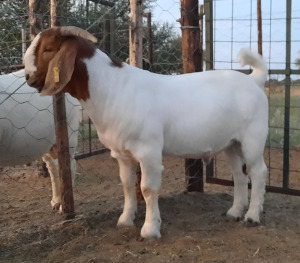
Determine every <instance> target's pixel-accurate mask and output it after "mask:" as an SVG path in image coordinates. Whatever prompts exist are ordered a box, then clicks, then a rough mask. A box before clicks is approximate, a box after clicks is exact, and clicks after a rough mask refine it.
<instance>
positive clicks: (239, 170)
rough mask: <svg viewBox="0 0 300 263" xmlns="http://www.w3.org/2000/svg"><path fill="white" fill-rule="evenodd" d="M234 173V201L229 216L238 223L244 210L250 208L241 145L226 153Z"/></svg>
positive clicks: (234, 146) (231, 148)
mask: <svg viewBox="0 0 300 263" xmlns="http://www.w3.org/2000/svg"><path fill="white" fill-rule="evenodd" d="M225 153H226V156H227V158H228V162H229V165H230V167H231V170H232V173H233V180H234V199H233V205H232V207H231V208H230V209H229V210H228V212H227V216H228V217H230V218H233V219H235V220H237V221H239V220H241V219H242V217H243V213H244V209H245V208H247V207H248V176H247V175H246V174H245V171H243V166H244V164H245V163H244V160H243V157H242V154H241V150H240V145H238V144H236V145H233V146H232V147H230V148H229V149H227V150H226V151H225Z"/></svg>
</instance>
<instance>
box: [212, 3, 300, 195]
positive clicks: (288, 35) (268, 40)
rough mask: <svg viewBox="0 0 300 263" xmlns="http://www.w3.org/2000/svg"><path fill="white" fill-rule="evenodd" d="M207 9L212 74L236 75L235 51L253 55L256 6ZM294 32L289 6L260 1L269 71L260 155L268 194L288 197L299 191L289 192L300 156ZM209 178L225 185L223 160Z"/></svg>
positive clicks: (295, 185) (296, 182) (299, 180)
mask: <svg viewBox="0 0 300 263" xmlns="http://www.w3.org/2000/svg"><path fill="white" fill-rule="evenodd" d="M211 7H212V9H213V21H211V26H212V28H213V58H212V59H213V64H214V68H215V69H238V70H241V68H240V66H239V65H238V63H237V61H236V56H237V52H238V51H239V50H240V48H242V47H247V48H251V49H253V50H255V51H256V50H257V42H258V34H257V20H258V18H257V13H256V10H257V5H256V1H231V0H228V1H226V0H225V1H213V2H212V5H211ZM299 26H300V19H299V10H298V9H297V7H296V5H295V3H293V5H292V2H291V1H281V2H276V3H275V2H274V1H263V3H262V32H263V34H262V37H263V41H262V47H263V49H262V53H263V56H264V59H265V60H266V63H267V66H268V68H269V78H268V81H267V83H266V85H265V92H266V94H267V96H268V99H269V136H268V139H267V143H266V149H265V161H266V163H267V165H268V168H269V174H268V183H267V184H268V186H269V189H273V190H275V191H277V190H278V191H281V190H282V191H283V192H290V193H294V194H299V191H293V190H291V189H299V186H300V177H299V172H300V166H299V163H298V162H297V161H296V160H297V159H298V158H299V154H300V152H299V145H300V141H299V138H300V137H299V136H300V133H299V132H300V131H299V120H300V119H299V116H300V114H299V113H300V112H299V105H300V104H299V103H300V101H299V98H300V97H299V91H300V89H299V84H300V82H299V73H300V71H299V48H300V45H299V37H298V35H297V28H299ZM248 73H250V71H249V72H248ZM214 177H215V178H219V179H221V178H222V179H224V178H227V179H230V171H229V170H228V169H227V168H226V166H225V158H224V156H220V157H217V158H216V161H215V169H214ZM224 183H227V182H224ZM273 187H276V188H277V189H275V188H273ZM290 190H291V191H290Z"/></svg>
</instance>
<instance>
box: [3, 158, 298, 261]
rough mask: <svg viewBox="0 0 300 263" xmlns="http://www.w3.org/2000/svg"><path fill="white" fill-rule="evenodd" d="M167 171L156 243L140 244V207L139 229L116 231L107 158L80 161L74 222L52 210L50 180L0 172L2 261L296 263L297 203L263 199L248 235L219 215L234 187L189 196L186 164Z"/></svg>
mask: <svg viewBox="0 0 300 263" xmlns="http://www.w3.org/2000/svg"><path fill="white" fill-rule="evenodd" d="M298 160H299V159H298ZM164 165H165V171H164V176H163V184H162V189H161V195H160V200H159V205H160V210H161V216H162V229H161V232H162V238H161V239H160V240H143V239H142V238H140V229H141V227H142V225H143V221H144V216H145V205H144V203H141V204H139V207H138V214H137V218H136V220H135V223H136V227H130V228H116V223H117V220H118V217H119V216H120V214H121V211H122V205H123V193H122V186H121V183H120V179H119V177H118V166H117V163H116V161H114V160H113V159H112V158H111V157H110V156H109V154H103V155H98V156H94V157H90V158H86V159H82V160H79V161H78V162H77V170H78V175H77V179H76V186H75V187H74V198H75V207H76V218H75V220H72V221H64V220H63V217H62V216H61V215H59V214H58V213H57V212H56V211H52V210H51V207H50V199H51V185H50V179H49V178H42V177H38V176H37V171H36V170H35V168H34V167H30V168H26V169H25V168H23V167H18V168H0V169H1V170H0V173H1V177H0V208H1V213H0V262H6V263H9V262H18V263H19V262H24V263H25V262H26V263H29V262H51V263H55V262H57V263H58V262H70V263H71V262H76V263H80V262H92V263H94V262H97V263H98V262H99V263H102V262H104V263H105V262H122V263H123V262H124V263H126V262H155V263H160V262H207V263H208V262H209V263H212V262H215V263H226V262H230V263H231V262H239V263H240V262H270V263H271V262H272V263H274V262H280V263H282V262H295V263H296V262H297V263H298V262H300V197H297V196H287V195H281V194H273V193H267V194H266V196H265V206H264V208H265V212H264V213H263V214H262V222H261V225H260V226H258V227H254V228H248V227H246V226H245V224H244V223H243V222H234V221H231V220H229V219H227V218H226V217H225V216H222V214H223V213H224V212H226V211H227V209H228V208H229V207H230V206H231V204H232V199H233V197H232V196H233V188H232V187H224V186H218V185H211V184H206V185H205V192H204V193H186V192H185V182H184V168H183V167H184V166H183V160H182V159H178V158H166V159H165V161H164ZM298 177H299V174H298Z"/></svg>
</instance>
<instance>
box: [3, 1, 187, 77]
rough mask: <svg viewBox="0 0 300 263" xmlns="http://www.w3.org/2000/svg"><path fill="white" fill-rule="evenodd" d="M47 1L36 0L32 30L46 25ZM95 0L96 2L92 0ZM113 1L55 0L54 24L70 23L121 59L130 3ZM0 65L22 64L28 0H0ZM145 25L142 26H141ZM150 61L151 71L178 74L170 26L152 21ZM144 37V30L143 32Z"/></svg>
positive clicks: (176, 44) (176, 38) (178, 58)
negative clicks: (55, 13) (87, 33)
mask: <svg viewBox="0 0 300 263" xmlns="http://www.w3.org/2000/svg"><path fill="white" fill-rule="evenodd" d="M49 2H50V1H49V0H36V5H35V17H36V23H35V25H34V29H35V30H36V31H37V32H39V31H40V30H42V29H44V28H48V27H49V26H50V10H49V9H50V7H49ZM95 2H96V1H95ZM110 2H114V3H115V6H114V8H111V7H108V6H105V5H102V4H96V3H94V2H93V1H88V2H87V1H79V0H65V1H57V24H58V25H74V26H78V27H81V28H83V29H88V31H89V32H91V33H92V34H94V35H95V36H96V37H97V38H98V40H99V41H98V44H97V45H98V47H99V48H100V49H102V50H103V51H105V52H107V53H109V54H110V55H112V56H114V57H117V58H119V59H120V60H122V61H125V60H126V59H127V58H128V56H129V55H128V54H129V21H130V17H129V16H130V2H129V1H125V0H117V1H110ZM152 3H153V0H147V1H145V10H150V11H151V5H152ZM0 15H1V18H0V28H1V30H0V42H1V43H0V50H1V55H0V66H1V67H2V66H11V65H17V64H21V63H22V50H21V42H22V39H21V29H22V28H25V29H26V30H27V41H28V43H29V22H28V19H29V16H28V0H27V1H22V0H16V1H9V0H3V1H1V2H0ZM145 26H146V25H145ZM152 29H153V64H152V66H151V68H150V70H151V71H153V72H157V73H163V74H178V73H180V72H181V71H182V65H181V39H180V37H179V36H178V35H177V34H176V33H174V30H173V26H172V25H170V24H168V23H164V24H162V25H160V24H153V25H152ZM144 35H145V36H146V32H145V34H144ZM144 46H145V48H144V57H145V58H148V41H147V39H145V40H144Z"/></svg>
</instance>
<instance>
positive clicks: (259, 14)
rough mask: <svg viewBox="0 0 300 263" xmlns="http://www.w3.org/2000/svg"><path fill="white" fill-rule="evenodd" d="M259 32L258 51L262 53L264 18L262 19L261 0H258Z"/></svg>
mask: <svg viewBox="0 0 300 263" xmlns="http://www.w3.org/2000/svg"><path fill="white" fill-rule="evenodd" d="M257 32H258V39H257V42H258V53H259V54H261V55H262V20H261V0H257Z"/></svg>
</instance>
